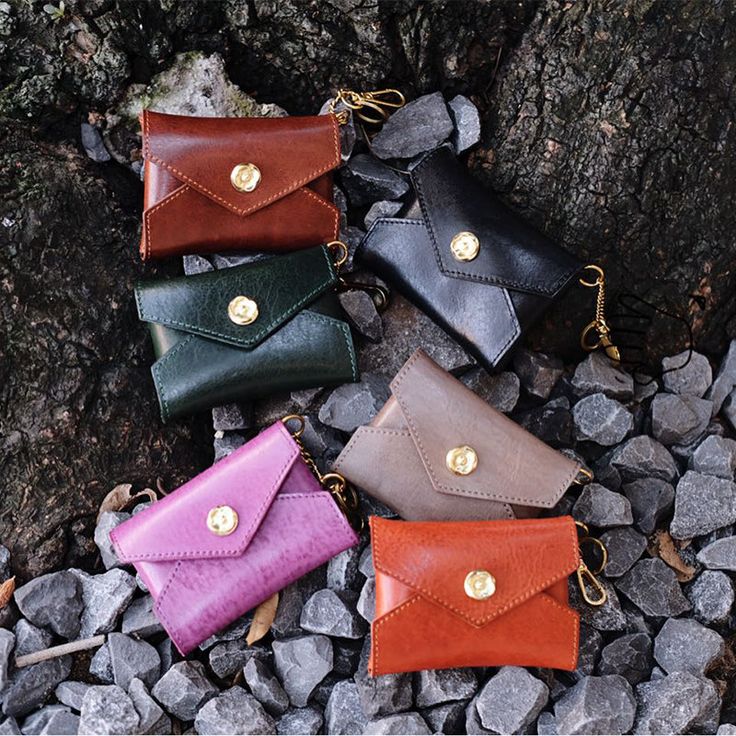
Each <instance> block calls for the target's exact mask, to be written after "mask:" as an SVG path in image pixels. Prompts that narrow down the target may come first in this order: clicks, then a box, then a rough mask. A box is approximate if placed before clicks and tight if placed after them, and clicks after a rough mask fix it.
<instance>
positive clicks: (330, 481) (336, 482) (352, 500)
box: [281, 414, 365, 534]
mask: <svg viewBox="0 0 736 736" xmlns="http://www.w3.org/2000/svg"><path fill="white" fill-rule="evenodd" d="M281 421H282V422H283V423H284V425H285V426H286V428H287V429H288V430H289V433H290V434H291V436H292V438H293V440H294V442H296V446H297V447H298V448H299V454H300V455H301V457H302V460H304V463H305V464H306V466H307V467H308V468H309V469H310V470H311V471H312V473H313V474H314V477H315V478H317V480H318V481H319V483H320V485H321V486H322V488H324V489H325V490H326V491H328V492H329V493H330V494H331V495H332V498H333V499H334V501H335V503H336V504H337V506H338V508H339V509H340V511H342V513H343V515H344V516H345V518H346V519H347V520H348V522H349V523H350V525H351V526H352V527H353V529H355V531H356V532H358V533H359V534H360V532H362V531H363V528H364V526H365V524H364V521H363V516H362V515H361V513H360V500H359V499H358V494H357V493H356V491H355V488H353V487H352V486H351V485H350V484H349V483H348V482H347V480H345V478H344V477H343V476H342V475H340V474H339V473H322V472H320V469H319V468H318V467H317V463H316V462H315V460H314V458H313V457H312V453H310V452H309V450H308V449H307V448H306V446H305V445H304V440H303V439H302V435H303V434H304V427H305V420H304V417H303V416H302V415H301V414H289V415H288V416H285V417H283V419H282V420H281ZM291 421H297V422H299V427H298V428H297V429H296V430H292V429H289V422H291Z"/></svg>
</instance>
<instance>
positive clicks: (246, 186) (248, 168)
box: [230, 164, 261, 192]
mask: <svg viewBox="0 0 736 736" xmlns="http://www.w3.org/2000/svg"><path fill="white" fill-rule="evenodd" d="M260 182H261V170H260V169H259V168H258V167H257V166H256V165H255V164H238V165H237V166H235V167H234V168H233V170H232V171H231V172H230V183H231V184H232V185H233V186H234V187H235V189H237V190H238V191H239V192H252V191H253V190H254V189H255V188H256V187H257V186H258V185H259V184H260Z"/></svg>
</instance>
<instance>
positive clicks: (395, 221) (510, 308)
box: [355, 217, 521, 365]
mask: <svg viewBox="0 0 736 736" xmlns="http://www.w3.org/2000/svg"><path fill="white" fill-rule="evenodd" d="M404 225H409V226H419V227H422V228H424V229H425V231H426V230H427V225H426V224H425V221H424V220H412V219H408V218H399V217H380V218H379V219H377V220H376V221H375V222H374V223H373V224H372V225H371V227H370V229H369V230H368V232H367V233H366V235H365V237H364V238H363V240H362V241H361V243H360V245H359V246H358V250H356V253H355V258H356V259H358V260H360V259H361V258H362V257H363V255H362V254H363V251H364V250H368V249H369V248H370V241H371V239H372V238H373V237H374V236H375V235H376V233H378V231H379V230H380V229H381V228H391V227H401V226H404ZM428 234H429V233H428ZM430 244H431V245H432V249H433V250H434V252H435V262H436V263H437V267H438V269H439V272H440V274H441V275H443V276H448V277H450V274H448V272H447V271H445V270H444V269H443V267H442V262H441V261H440V260H439V254H438V253H437V249H436V247H435V246H434V244H433V240H432V237H431V236H430ZM391 281H393V279H391ZM407 281H411V279H410V278H407ZM486 285H487V286H489V287H491V288H494V289H500V290H501V291H502V292H503V296H504V307H505V308H506V312H507V314H508V317H509V321H510V322H511V324H512V325H513V329H512V332H511V334H510V335H509V336H508V338H507V340H506V342H504V343H503V344H502V345H500V346H499V347H498V348H497V349H496V350H495V352H493V353H492V354H491V355H490V356H489V359H490V362H491V363H492V364H494V365H495V364H496V363H497V362H498V361H499V360H500V358H501V357H502V356H503V355H505V353H506V351H507V350H508V348H509V346H510V345H512V344H513V343H514V342H515V341H516V340H517V339H518V338H519V336H520V335H521V325H520V324H519V318H518V317H517V316H516V310H515V309H514V305H513V303H512V301H511V297H510V296H509V293H508V289H505V288H504V287H503V286H500V285H499V284H494V283H487V284H486ZM399 290H400V291H401V289H400V288H399ZM410 301H411V299H410ZM422 311H424V310H422ZM429 317H430V318H431V319H432V320H433V321H434V322H437V320H436V319H435V318H434V317H432V316H431V315H429ZM440 327H442V325H440ZM443 329H445V330H446V331H447V332H449V333H450V334H451V335H452V336H453V337H454V338H455V340H457V341H459V339H460V333H459V331H458V330H456V329H455V327H454V326H453V325H451V324H449V323H447V327H443ZM476 349H478V348H476Z"/></svg>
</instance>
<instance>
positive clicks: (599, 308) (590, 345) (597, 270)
mask: <svg viewBox="0 0 736 736" xmlns="http://www.w3.org/2000/svg"><path fill="white" fill-rule="evenodd" d="M584 270H586V271H592V272H593V273H594V274H595V276H596V278H595V281H586V280H585V279H584V278H582V277H581V278H580V283H581V284H582V285H583V286H587V287H589V288H591V289H596V288H597V289H598V293H597V295H596V300H595V319H594V320H593V321H592V322H589V323H588V324H587V325H586V326H585V328H584V329H583V331H582V332H581V333H580V346H581V347H582V348H583V350H586V351H588V352H592V351H593V350H597V349H598V348H603V351H604V352H605V354H606V355H607V356H608V357H609V358H610V359H611V360H613V361H614V362H616V363H618V362H620V361H621V353H620V351H619V349H618V348H617V347H616V345H614V343H613V340H612V339H611V328H610V327H609V326H608V322H607V321H606V275H605V273H604V272H603V269H602V268H601V267H600V266H596V265H595V264H588V265H587V266H586V267H585V269H584ZM591 333H594V339H593V341H591V338H590V336H591ZM595 337H597V339H595Z"/></svg>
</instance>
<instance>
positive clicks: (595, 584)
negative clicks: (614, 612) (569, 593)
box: [577, 560, 608, 608]
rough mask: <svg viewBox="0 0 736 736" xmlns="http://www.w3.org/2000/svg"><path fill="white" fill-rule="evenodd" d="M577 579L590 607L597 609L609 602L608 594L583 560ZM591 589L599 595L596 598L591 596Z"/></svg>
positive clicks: (584, 598)
mask: <svg viewBox="0 0 736 736" xmlns="http://www.w3.org/2000/svg"><path fill="white" fill-rule="evenodd" d="M577 577H578V585H579V586H580V592H581V593H582V596H583V600H584V601H585V602H586V603H587V604H588V605H589V606H595V607H596V608H597V607H598V606H602V605H603V604H604V603H605V602H606V601H607V600H608V592H607V591H606V589H605V588H604V587H603V586H602V585H601V583H600V581H599V580H598V578H596V576H595V575H593V573H592V572H591V571H590V570H589V569H588V566H587V565H586V564H585V563H584V562H583V561H582V560H580V565H579V566H578V571H577ZM589 589H592V590H593V591H594V592H595V593H596V594H597V597H596V598H593V597H592V596H591V594H590V593H589Z"/></svg>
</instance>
